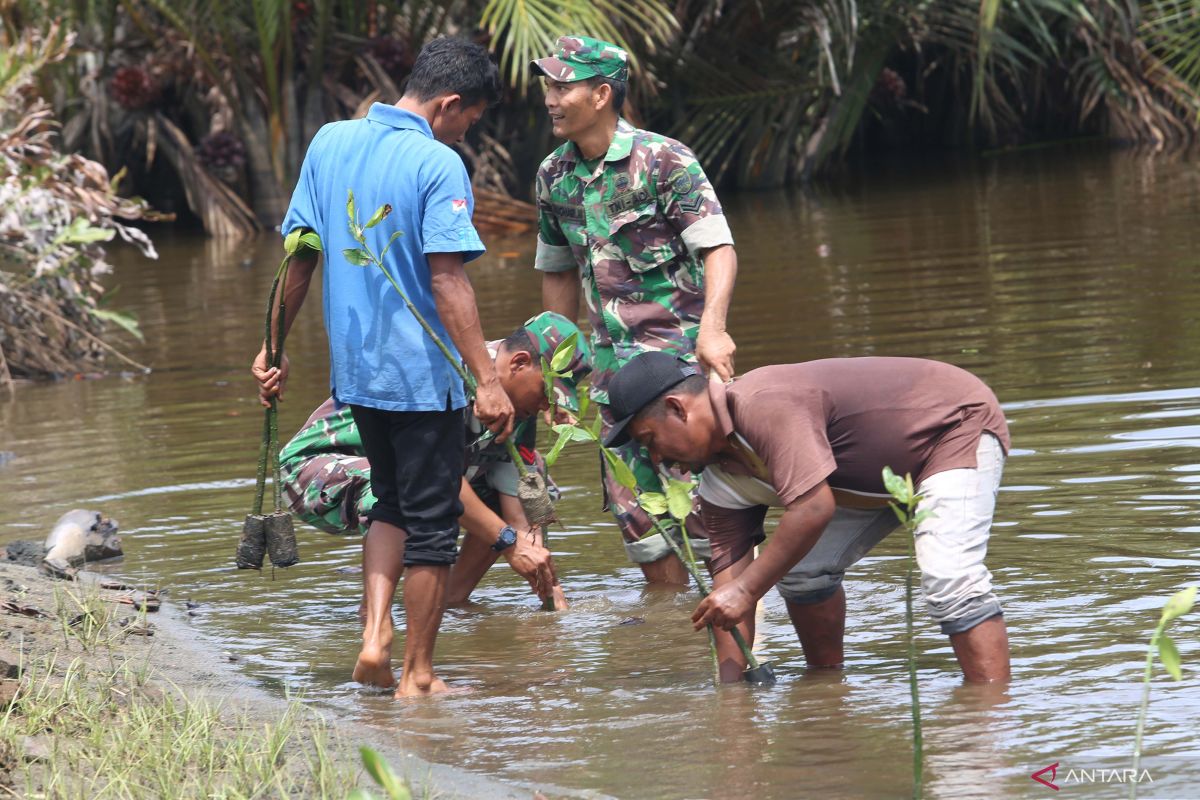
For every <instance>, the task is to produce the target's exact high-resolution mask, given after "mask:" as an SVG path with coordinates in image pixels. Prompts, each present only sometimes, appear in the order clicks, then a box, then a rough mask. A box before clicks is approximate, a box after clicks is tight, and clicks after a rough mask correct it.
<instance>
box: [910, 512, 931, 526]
mask: <svg viewBox="0 0 1200 800" xmlns="http://www.w3.org/2000/svg"><path fill="white" fill-rule="evenodd" d="M936 516H937V514H935V513H933V512H932V511H918V512H917V515H916V516H915V517H913V521H912V524H913V527H914V528H915V527H917V526H918V525H920V524H921V523H922V522H924V521H925V520H927V519H929V518H930V517H936Z"/></svg>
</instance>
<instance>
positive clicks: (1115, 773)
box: [1029, 761, 1154, 792]
mask: <svg viewBox="0 0 1200 800" xmlns="http://www.w3.org/2000/svg"><path fill="white" fill-rule="evenodd" d="M1061 763H1062V762H1060V761H1055V762H1054V763H1053V764H1051V765H1050V766H1048V767H1042V768H1041V769H1039V770H1038V771H1037V772H1035V773H1033V774H1032V775H1030V776H1029V777H1031V778H1033V779H1034V780H1035V781H1037V782H1038V783H1040V784H1041V785H1042V786H1048V787H1050V788H1051V789H1053V790H1054V791H1056V792H1057V791H1058V790H1059V786H1058V784H1056V783H1055V782H1054V781H1055V780H1056V779H1057V778H1058V765H1059V764H1061ZM1047 773H1049V775H1047ZM1062 781H1063V783H1076V784H1079V783H1154V777H1153V776H1152V775H1151V774H1150V770H1147V769H1143V770H1142V771H1141V772H1138V771H1137V770H1133V769H1075V768H1072V769H1068V770H1067V771H1066V775H1064V776H1063V778H1062Z"/></svg>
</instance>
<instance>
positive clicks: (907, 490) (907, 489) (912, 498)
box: [904, 472, 917, 508]
mask: <svg viewBox="0 0 1200 800" xmlns="http://www.w3.org/2000/svg"><path fill="white" fill-rule="evenodd" d="M904 496H905V497H907V498H908V507H909V508H912V507H913V506H914V505H916V503H917V490H916V489H914V488H913V482H912V473H911V472H906V473H904Z"/></svg>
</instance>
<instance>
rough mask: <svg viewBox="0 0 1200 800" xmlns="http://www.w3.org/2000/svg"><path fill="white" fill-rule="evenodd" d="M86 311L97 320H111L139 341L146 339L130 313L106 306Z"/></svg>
mask: <svg viewBox="0 0 1200 800" xmlns="http://www.w3.org/2000/svg"><path fill="white" fill-rule="evenodd" d="M88 312H89V313H90V314H91V315H92V316H93V317H95V318H96V319H98V320H102V321H104V322H111V323H113V324H115V325H119V326H120V327H122V328H124V329H125V331H126V332H127V333H129V334H130V335H132V336H134V337H135V338H137V340H138V341H139V342H144V341H146V338H145V337H144V336H142V329H141V328H140V327H138V323H137V318H136V317H134V316H133V315H132V314H126V313H124V312H121V311H112V310H110V309H107V308H89V309H88Z"/></svg>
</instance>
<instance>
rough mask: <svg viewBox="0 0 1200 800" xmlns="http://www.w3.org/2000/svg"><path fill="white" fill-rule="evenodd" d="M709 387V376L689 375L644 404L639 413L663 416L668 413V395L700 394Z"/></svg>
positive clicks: (641, 415) (647, 415)
mask: <svg viewBox="0 0 1200 800" xmlns="http://www.w3.org/2000/svg"><path fill="white" fill-rule="evenodd" d="M707 389H708V378H705V377H704V376H703V375H688V376H687V377H686V378H684V379H683V380H681V381H680V382H679V383H677V384H675V385H674V386H672V387H671V388H670V389H667V390H665V391H663V393H662V394H660V395H659V396H658V397H656V398H654V399H653V400H651V401H650V402H649V403H647V404H646V405H644V406H642V410H641V411H639V412H638V413H637V416H639V417H653V418H658V417H662V416H664V415H665V414H666V413H667V396H668V395H672V394H687V395H698V394H700V393H701V392H703V391H707Z"/></svg>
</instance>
